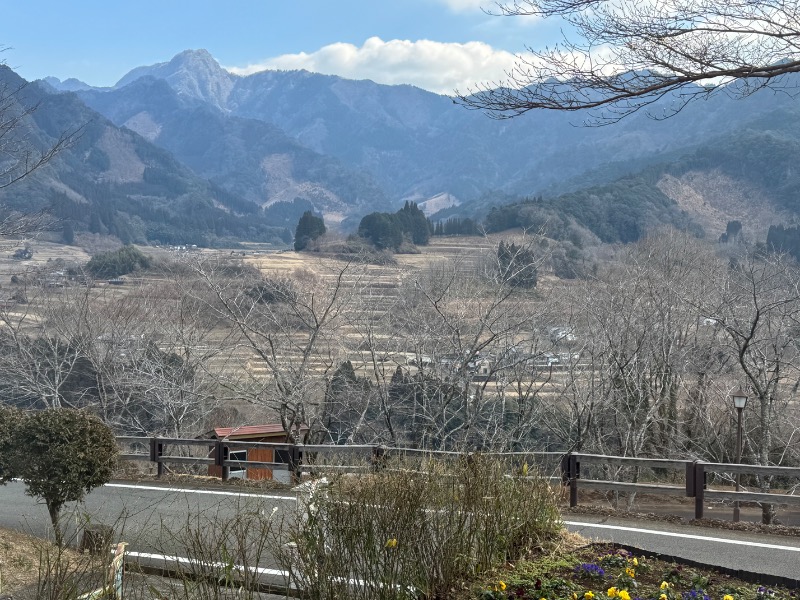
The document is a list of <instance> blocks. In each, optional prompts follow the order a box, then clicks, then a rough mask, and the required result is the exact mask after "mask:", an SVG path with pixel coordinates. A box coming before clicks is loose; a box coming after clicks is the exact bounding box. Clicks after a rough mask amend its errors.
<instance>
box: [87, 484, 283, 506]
mask: <svg viewBox="0 0 800 600" xmlns="http://www.w3.org/2000/svg"><path fill="white" fill-rule="evenodd" d="M103 487H112V488H128V489H132V490H152V491H158V492H178V493H184V494H210V495H215V496H236V497H239V498H266V499H267V500H287V501H289V502H297V498H295V497H294V496H271V495H269V494H247V493H244V492H224V491H221V490H198V489H193V488H176V487H160V486H157V485H133V484H129V483H107V484H105V485H104V486H103Z"/></svg>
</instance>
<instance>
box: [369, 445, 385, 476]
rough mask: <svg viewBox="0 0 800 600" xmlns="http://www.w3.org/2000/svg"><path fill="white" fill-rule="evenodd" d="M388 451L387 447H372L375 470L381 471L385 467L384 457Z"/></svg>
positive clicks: (373, 467) (373, 468)
mask: <svg viewBox="0 0 800 600" xmlns="http://www.w3.org/2000/svg"><path fill="white" fill-rule="evenodd" d="M385 453H386V449H385V448H384V447H383V446H373V447H372V470H373V471H380V470H381V469H382V468H383V464H384V461H383V457H384V455H385Z"/></svg>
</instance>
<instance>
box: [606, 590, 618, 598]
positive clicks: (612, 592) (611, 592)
mask: <svg viewBox="0 0 800 600" xmlns="http://www.w3.org/2000/svg"><path fill="white" fill-rule="evenodd" d="M606 593H607V594H608V597H609V598H616V597H617V596H618V595H619V590H618V589H617V588H615V587H610V588H608V591H607V592H606Z"/></svg>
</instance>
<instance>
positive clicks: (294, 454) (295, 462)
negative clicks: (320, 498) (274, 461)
mask: <svg viewBox="0 0 800 600" xmlns="http://www.w3.org/2000/svg"><path fill="white" fill-rule="evenodd" d="M289 473H290V474H291V476H292V481H293V482H294V483H300V479H301V478H302V472H301V471H300V448H299V447H298V446H297V444H294V445H292V447H291V448H289Z"/></svg>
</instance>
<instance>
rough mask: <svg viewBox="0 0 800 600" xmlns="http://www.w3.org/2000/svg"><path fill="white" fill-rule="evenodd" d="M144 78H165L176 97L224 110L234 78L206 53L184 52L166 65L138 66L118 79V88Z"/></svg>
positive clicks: (201, 51)
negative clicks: (178, 95)
mask: <svg viewBox="0 0 800 600" xmlns="http://www.w3.org/2000/svg"><path fill="white" fill-rule="evenodd" d="M145 76H150V77H155V78H156V79H164V80H165V81H166V82H167V83H169V85H170V87H172V88H173V89H174V90H175V91H176V92H178V94H181V95H185V96H189V97H191V98H197V99H200V100H203V101H205V102H208V103H209V104H211V105H213V106H216V107H217V108H220V109H223V110H224V109H225V107H226V104H227V100H228V95H229V94H230V92H231V89H232V88H233V83H234V76H233V75H231V74H230V73H228V71H226V70H225V69H223V68H222V67H221V66H220V65H219V63H218V62H217V61H216V59H215V58H214V57H213V56H211V54H210V53H209V52H208V51H207V50H203V49H200V50H184V51H183V52H181V53H180V54H177V55H175V56H174V57H173V58H172V60H170V61H169V62H163V63H158V64H155V65H150V66H145V67H137V68H135V69H133V70H132V71H130V72H129V73H127V74H126V75H125V76H124V77H122V79H120V80H119V81H118V82H117V84H116V86H115V88H117V89H119V88H122V87H125V86H126V85H128V84H130V83H132V82H134V81H136V80H137V79H140V78H142V77H145Z"/></svg>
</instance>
